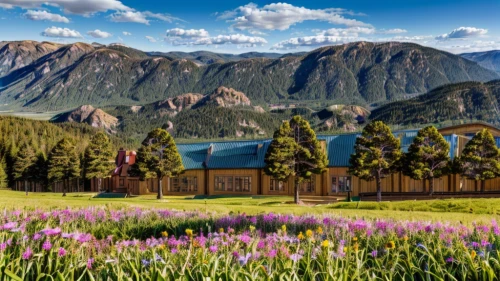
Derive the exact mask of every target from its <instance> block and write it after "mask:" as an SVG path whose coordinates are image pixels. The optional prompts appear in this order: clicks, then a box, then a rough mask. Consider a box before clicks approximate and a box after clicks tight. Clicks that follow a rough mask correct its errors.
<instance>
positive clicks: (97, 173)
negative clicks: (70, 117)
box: [84, 132, 114, 191]
mask: <svg viewBox="0 0 500 281" xmlns="http://www.w3.org/2000/svg"><path fill="white" fill-rule="evenodd" d="M112 158H113V147H112V145H111V142H110V140H109V138H108V136H107V135H106V134H105V133H104V132H98V133H97V134H96V135H94V136H93V137H92V139H91V140H90V143H89V145H88V146H87V149H85V156H84V169H85V177H86V178H87V179H94V178H97V180H98V186H97V188H98V190H99V191H100V190H101V188H102V179H103V178H106V177H108V176H110V174H111V171H112V169H113V167H114V164H113V162H111V161H110V160H111V159H112Z"/></svg>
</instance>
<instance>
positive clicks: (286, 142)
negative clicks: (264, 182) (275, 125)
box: [264, 116, 327, 204]
mask: <svg viewBox="0 0 500 281" xmlns="http://www.w3.org/2000/svg"><path fill="white" fill-rule="evenodd" d="M265 162H266V167H265V169H264V171H265V173H266V174H267V175H269V176H271V177H273V178H275V179H276V180H280V181H287V180H288V179H289V178H290V177H291V176H293V177H294V180H295V185H294V188H295V189H294V202H295V203H296V204H298V203H299V202H300V198H299V193H300V184H301V183H302V182H303V181H305V180H308V179H310V178H311V177H312V176H313V174H321V173H323V172H324V171H325V169H326V165H327V162H326V154H325V152H324V151H323V149H322V147H321V144H320V142H319V141H318V140H317V138H316V133H315V132H314V131H313V130H312V129H311V126H310V125H309V122H307V120H305V119H303V118H302V117H300V116H294V117H293V118H292V119H291V120H290V121H286V122H283V124H282V125H281V126H280V128H279V129H278V130H277V131H276V132H275V133H274V136H273V140H272V142H271V144H270V145H269V148H268V150H267V152H266V157H265Z"/></svg>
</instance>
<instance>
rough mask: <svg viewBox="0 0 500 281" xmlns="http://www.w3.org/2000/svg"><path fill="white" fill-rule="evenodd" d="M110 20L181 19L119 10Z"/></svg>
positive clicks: (167, 20)
mask: <svg viewBox="0 0 500 281" xmlns="http://www.w3.org/2000/svg"><path fill="white" fill-rule="evenodd" d="M0 1H1V0H0ZM110 17H111V21H113V22H135V23H142V24H146V25H149V22H150V21H151V19H157V20H161V21H166V22H172V21H174V20H181V19H179V18H175V17H172V16H170V15H167V14H155V13H152V12H149V11H145V12H138V11H119V12H116V13H114V14H112V15H111V16H110Z"/></svg>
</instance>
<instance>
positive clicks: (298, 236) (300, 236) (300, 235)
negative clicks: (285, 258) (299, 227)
mask: <svg viewBox="0 0 500 281" xmlns="http://www.w3.org/2000/svg"><path fill="white" fill-rule="evenodd" d="M297 238H299V239H300V240H303V239H304V238H305V237H304V234H302V231H301V232H300V233H299V235H297Z"/></svg>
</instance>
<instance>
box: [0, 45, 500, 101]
mask: <svg viewBox="0 0 500 281" xmlns="http://www.w3.org/2000/svg"><path fill="white" fill-rule="evenodd" d="M183 54H185V53H183ZM171 55H172V54H171ZM219 55H220V54H219ZM178 56H180V55H178ZM190 56H195V55H193V54H190ZM245 56H249V57H252V58H248V59H247V58H241V60H237V61H224V60H222V61H217V62H213V63H211V64H202V65H201V64H199V63H197V62H195V61H192V60H190V59H188V58H178V57H166V56H160V54H147V53H144V52H142V51H139V50H136V49H132V48H129V47H126V46H122V45H117V44H115V45H110V46H104V45H97V44H94V45H89V44H85V43H74V44H69V45H60V44H54V43H49V42H34V41H22V42H3V43H2V44H0V62H1V65H2V70H1V71H2V73H3V74H2V76H1V77H0V87H1V90H0V104H3V105H5V104H7V107H8V108H10V109H21V110H37V111H55V110H64V109H71V108H76V107H78V106H81V105H88V104H90V105H94V106H96V105H98V106H99V107H103V106H117V105H127V106H129V105H130V106H133V105H144V104H149V103H153V102H156V101H160V100H164V99H168V98H173V97H176V96H179V95H182V94H185V93H200V94H202V95H207V94H210V93H212V92H213V91H214V90H215V89H217V88H219V87H221V86H224V87H228V88H233V89H235V90H236V91H240V92H243V93H245V95H246V96H247V97H248V98H249V99H250V100H251V101H252V103H253V104H254V105H262V106H263V107H266V105H267V104H269V103H275V102H281V101H292V102H294V101H300V102H307V101H311V100H312V101H324V102H325V103H326V104H357V105H367V104H369V103H373V102H377V101H390V100H397V99H400V98H403V97H405V96H407V95H411V94H422V93H425V92H427V91H429V90H431V89H433V88H436V87H439V86H441V85H445V84H449V83H456V82H464V81H489V80H493V79H498V78H499V77H500V76H499V74H497V73H496V72H494V71H492V70H488V69H485V68H483V67H481V66H479V65H478V64H476V63H474V62H472V61H469V60H467V59H464V58H462V57H460V56H457V55H452V54H450V53H446V52H442V51H438V50H435V49H432V48H427V47H422V46H420V45H416V44H411V43H395V42H390V43H380V44H375V43H368V42H356V43H351V44H346V45H339V46H330V47H323V48H319V49H316V50H314V51H311V52H308V53H305V54H298V55H285V56H282V57H280V58H264V57H258V58H255V57H253V56H256V55H255V54H254V55H248V54H247V55H245ZM4 107H5V106H4Z"/></svg>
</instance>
